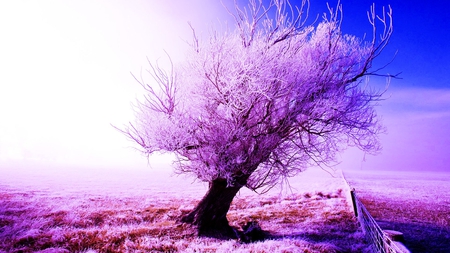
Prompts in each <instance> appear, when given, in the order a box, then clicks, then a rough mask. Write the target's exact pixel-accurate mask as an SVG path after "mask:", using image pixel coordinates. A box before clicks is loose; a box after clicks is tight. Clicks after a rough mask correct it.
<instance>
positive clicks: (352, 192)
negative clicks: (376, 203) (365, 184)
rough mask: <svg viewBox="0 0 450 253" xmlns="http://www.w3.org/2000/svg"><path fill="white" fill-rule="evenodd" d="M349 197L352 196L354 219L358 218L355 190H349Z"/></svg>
mask: <svg viewBox="0 0 450 253" xmlns="http://www.w3.org/2000/svg"><path fill="white" fill-rule="evenodd" d="M350 195H351V196H352V204H353V212H354V213H355V217H358V207H357V206H356V199H355V188H353V189H351V190H350Z"/></svg>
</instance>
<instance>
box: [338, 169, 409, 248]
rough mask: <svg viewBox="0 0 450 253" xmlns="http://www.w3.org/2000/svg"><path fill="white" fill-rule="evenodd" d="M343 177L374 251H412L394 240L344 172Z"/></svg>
mask: <svg viewBox="0 0 450 253" xmlns="http://www.w3.org/2000/svg"><path fill="white" fill-rule="evenodd" d="M342 178H343V179H344V181H345V183H346V184H347V186H348V188H349V190H350V194H351V201H352V204H353V208H354V212H355V216H356V217H357V219H358V222H359V224H360V225H361V228H362V231H363V233H364V236H365V237H366V240H367V241H368V242H369V244H370V246H371V250H372V252H375V253H410V251H409V250H408V249H407V248H406V247H405V246H403V244H401V243H398V242H395V241H393V240H392V239H391V238H390V237H389V236H388V235H387V234H386V233H385V232H384V231H383V229H381V227H380V226H379V225H378V223H377V222H376V221H375V219H374V218H373V217H372V215H370V213H369V211H367V209H366V207H365V206H364V204H363V203H362V202H361V201H360V200H359V198H358V197H357V195H356V193H355V189H351V187H350V184H349V183H348V182H347V180H346V179H345V176H344V174H342Z"/></svg>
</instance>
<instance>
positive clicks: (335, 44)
mask: <svg viewBox="0 0 450 253" xmlns="http://www.w3.org/2000/svg"><path fill="white" fill-rule="evenodd" d="M308 7H309V2H308V1H306V0H305V1H303V3H302V5H301V6H292V5H291V4H290V3H289V2H288V1H282V0H274V1H271V4H270V5H269V6H263V4H262V1H259V2H257V1H255V0H250V4H249V6H248V7H247V8H244V9H241V8H239V7H238V6H236V8H235V11H234V12H233V13H234V14H232V15H233V16H234V18H235V21H236V29H235V30H228V31H227V32H225V33H223V34H219V33H218V32H213V33H211V34H210V36H209V38H207V39H205V40H201V39H200V38H198V37H197V36H196V35H195V32H194V40H193V41H194V43H193V45H192V49H193V50H192V52H191V53H190V54H189V55H188V57H186V60H185V62H184V64H182V65H180V66H173V65H172V69H169V71H165V70H163V69H161V68H159V67H158V66H157V65H151V69H150V73H151V74H152V76H153V78H154V81H155V82H154V83H151V84H147V83H145V82H144V81H142V80H139V82H140V83H141V85H142V86H143V87H144V88H145V90H146V97H145V100H143V101H141V102H139V104H138V105H137V117H136V122H135V123H133V124H131V125H130V126H129V127H128V128H126V129H125V130H123V132H124V133H125V134H126V135H127V136H128V137H130V138H131V139H133V140H134V141H136V142H137V143H138V144H139V145H140V146H141V147H142V148H143V151H144V152H145V153H147V154H152V153H154V152H161V151H165V152H173V153H175V154H176V155H177V157H178V160H177V162H176V165H177V168H176V169H177V171H178V172H180V173H191V174H194V175H195V176H196V177H197V178H199V179H200V180H202V181H205V182H209V183H210V189H209V191H208V193H207V194H206V195H205V197H204V198H203V199H202V201H200V203H199V204H198V206H197V207H196V208H195V209H194V210H193V211H192V212H191V213H190V214H188V215H187V216H186V217H184V218H183V221H185V222H188V223H192V224H194V225H196V226H197V227H198V231H199V234H200V235H208V236H215V237H223V238H229V237H236V236H239V233H238V232H237V231H236V230H234V229H232V228H231V227H230V226H229V225H228V221H227V219H226V213H227V212H228V209H229V206H230V203H231V201H232V200H233V198H234V196H235V195H236V193H237V192H238V191H239V189H240V188H241V187H244V186H245V187H248V188H250V189H252V190H257V189H261V190H262V191H264V190H265V189H269V188H270V187H272V186H274V185H275V184H276V183H278V182H280V180H282V179H283V178H286V177H290V176H293V175H295V174H297V173H298V172H301V171H302V170H304V169H305V168H306V167H308V166H310V165H325V166H326V165H329V164H330V163H332V162H333V161H334V158H335V155H336V153H337V152H339V151H341V150H342V149H344V148H346V147H347V146H349V145H350V146H352V145H354V146H357V147H358V148H360V149H361V150H363V151H366V152H372V153H374V152H377V151H378V150H379V148H380V147H379V142H378V137H377V136H378V134H379V133H380V131H382V129H383V128H382V126H381V125H380V124H379V122H378V119H377V115H376V113H375V110H374V106H375V103H376V102H377V101H379V100H380V99H381V95H382V92H376V91H373V90H371V89H369V88H368V87H367V85H366V84H365V82H364V80H365V78H364V77H366V76H369V75H379V74H378V72H377V70H375V71H372V69H371V64H372V61H373V60H374V59H375V58H376V57H377V56H378V55H379V54H380V52H381V51H382V50H383V48H384V47H385V46H386V45H387V43H388V41H389V38H390V36H391V34H392V16H391V13H392V12H391V10H390V9H389V11H388V12H385V13H383V15H381V16H377V15H375V11H374V6H372V8H371V11H370V12H368V14H369V15H368V17H369V22H370V23H371V24H372V27H373V39H372V40H371V41H364V40H362V39H359V38H356V37H354V36H351V35H344V34H342V33H341V30H340V25H341V21H342V19H341V17H342V11H341V7H340V6H338V7H337V8H336V10H333V9H331V8H330V13H329V14H328V15H324V16H323V20H322V22H320V23H319V24H317V25H316V26H306V25H305V20H306V18H305V16H307V12H308ZM383 12H384V10H383ZM230 13H231V12H230ZM377 24H381V27H382V32H381V34H379V33H378V31H377V28H378V26H377Z"/></svg>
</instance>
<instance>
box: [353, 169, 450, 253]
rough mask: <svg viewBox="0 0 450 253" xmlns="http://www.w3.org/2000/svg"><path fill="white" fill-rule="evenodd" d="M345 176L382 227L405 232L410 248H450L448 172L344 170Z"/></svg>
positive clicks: (439, 250)
mask: <svg viewBox="0 0 450 253" xmlns="http://www.w3.org/2000/svg"><path fill="white" fill-rule="evenodd" d="M345 176H346V178H347V180H348V181H349V183H350V184H351V186H352V187H354V188H355V189H356V193H357V195H358V196H359V198H360V199H362V202H363V203H364V204H365V205H366V207H367V209H368V210H369V212H370V213H371V214H372V216H373V217H374V218H375V219H376V220H377V221H378V223H379V224H380V226H381V227H382V228H384V229H393V230H397V231H400V232H402V233H403V234H404V237H405V245H406V246H407V247H408V248H409V249H410V250H411V251H412V252H450V173H449V172H447V173H446V172H433V171H422V172H409V171H347V172H345Z"/></svg>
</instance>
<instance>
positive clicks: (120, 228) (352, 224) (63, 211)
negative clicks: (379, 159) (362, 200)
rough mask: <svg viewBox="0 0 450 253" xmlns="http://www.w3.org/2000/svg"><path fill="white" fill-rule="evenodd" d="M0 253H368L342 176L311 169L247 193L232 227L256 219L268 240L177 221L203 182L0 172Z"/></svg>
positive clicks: (145, 173) (144, 175) (118, 174)
mask: <svg viewBox="0 0 450 253" xmlns="http://www.w3.org/2000/svg"><path fill="white" fill-rule="evenodd" d="M3 174H4V175H5V176H6V177H4V178H3V179H1V180H0V252H47V253H48V252H366V251H367V248H368V246H367V244H366V243H365V241H364V237H363V235H362V233H361V230H360V229H359V226H358V223H357V222H356V219H355V218H354V216H353V213H352V211H351V208H350V206H349V203H348V202H347V199H348V198H347V197H348V196H347V192H346V188H345V185H344V183H343V180H342V179H341V178H339V176H338V175H337V176H336V177H332V176H331V175H329V174H328V173H324V172H320V171H319V172H314V171H311V172H308V171H307V172H305V173H304V174H303V175H300V176H299V177H296V178H294V179H293V180H291V183H292V184H291V188H286V187H285V188H283V189H280V188H278V189H274V190H272V191H271V192H269V193H268V194H265V195H258V194H255V193H253V192H250V191H241V192H240V193H239V194H238V196H237V197H236V198H235V200H234V201H233V203H232V206H231V209H230V211H229V213H228V219H229V221H230V224H231V225H233V226H235V227H238V228H239V227H242V226H243V225H244V224H245V223H247V222H248V221H254V220H256V221H258V223H259V225H260V226H261V228H262V229H264V230H265V231H267V232H268V233H269V234H270V236H271V239H269V240H266V241H263V242H255V243H249V244H245V243H241V242H239V241H237V240H229V241H221V240H217V239H210V238H198V237H197V236H195V229H193V228H192V227H190V226H189V225H186V224H183V223H179V222H178V218H179V217H181V216H182V215H183V214H186V213H187V212H188V211H189V210H191V209H192V208H193V207H194V206H195V204H196V203H197V201H199V200H200V198H201V196H202V195H203V194H204V193H205V192H206V187H207V186H205V185H204V184H201V183H199V182H194V183H193V180H192V179H188V178H184V177H175V176H171V175H170V173H166V172H161V171H158V170H154V169H153V170H152V169H148V170H128V171H123V170H99V171H95V170H77V169H75V170H73V169H67V170H61V169H58V168H53V169H47V170H43V168H41V170H37V169H36V170H32V171H30V170H25V169H21V168H16V170H14V171H3Z"/></svg>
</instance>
